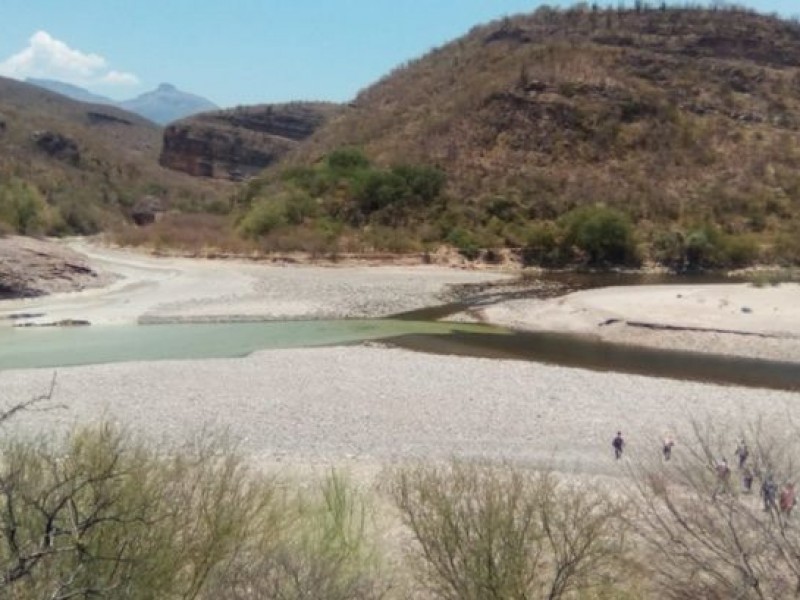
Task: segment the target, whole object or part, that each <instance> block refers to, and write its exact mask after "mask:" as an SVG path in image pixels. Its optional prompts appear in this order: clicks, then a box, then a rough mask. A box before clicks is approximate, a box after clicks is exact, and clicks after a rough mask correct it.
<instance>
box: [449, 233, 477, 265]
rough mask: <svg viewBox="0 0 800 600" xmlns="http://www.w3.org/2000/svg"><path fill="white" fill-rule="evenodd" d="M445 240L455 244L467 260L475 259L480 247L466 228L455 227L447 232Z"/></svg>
mask: <svg viewBox="0 0 800 600" xmlns="http://www.w3.org/2000/svg"><path fill="white" fill-rule="evenodd" d="M446 241H447V242H448V243H450V244H453V246H455V247H456V248H457V249H458V251H459V253H461V255H462V256H463V257H464V258H466V259H467V260H475V259H476V258H478V255H479V254H480V247H479V246H478V241H477V240H476V239H475V236H474V235H473V234H471V233H470V232H469V231H467V230H466V229H462V228H461V227H456V228H455V229H452V230H451V231H450V233H448V234H447V238H446Z"/></svg>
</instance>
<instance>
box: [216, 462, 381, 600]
mask: <svg viewBox="0 0 800 600" xmlns="http://www.w3.org/2000/svg"><path fill="white" fill-rule="evenodd" d="M368 514H369V511H368V505H367V503H366V502H365V500H364V498H363V497H362V496H361V495H360V494H359V493H358V492H357V491H356V490H355V488H354V487H353V486H352V484H350V483H349V481H348V480H347V479H346V478H345V477H344V476H342V475H341V474H338V473H336V472H335V471H332V472H331V473H330V475H329V476H328V477H327V478H326V479H325V480H324V481H323V482H322V484H321V485H320V486H319V487H317V488H315V489H312V491H311V492H310V493H309V492H288V493H286V494H285V495H284V496H283V497H282V498H280V499H279V500H278V502H277V503H276V507H275V511H274V512H273V513H272V514H271V515H270V517H269V520H271V522H272V523H273V524H272V525H270V526H267V527H262V528H261V535H260V536H259V538H258V539H257V540H255V541H254V543H253V544H252V545H251V546H249V547H247V548H245V549H243V551H241V552H239V553H238V555H237V556H236V557H235V559H234V560H233V561H232V563H230V564H229V565H227V567H226V569H225V570H224V571H221V572H219V573H218V574H217V575H216V577H215V579H214V580H213V581H212V583H211V584H210V585H209V589H208V592H207V594H206V597H208V598H215V599H219V600H257V599H261V598H282V599H284V600H292V599H296V600H301V599H303V598H325V599H326V600H350V599H352V600H360V599H372V598H380V597H382V596H383V595H384V593H385V587H386V585H385V583H382V582H380V580H379V577H378V575H379V570H378V568H379V562H378V559H377V555H376V553H375V550H374V547H373V545H372V543H371V541H370V530H369V527H368V525H369V520H368Z"/></svg>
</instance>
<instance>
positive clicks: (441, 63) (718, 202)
mask: <svg viewBox="0 0 800 600" xmlns="http://www.w3.org/2000/svg"><path fill="white" fill-rule="evenodd" d="M345 146H351V147H357V148H359V149H361V151H362V152H363V153H364V155H365V156H366V157H367V158H368V159H369V160H371V161H372V163H373V164H374V165H377V166H380V167H389V166H391V165H396V164H409V163H411V164H416V165H428V166H432V167H437V168H439V169H441V170H442V171H443V172H444V174H445V175H446V180H447V183H446V187H445V190H444V194H443V196H442V198H443V199H442V200H441V201H440V202H438V203H436V204H435V207H434V205H433V204H431V203H427V204H424V205H423V206H422V207H421V208H418V209H416V212H411V213H408V212H407V213H403V214H400V216H399V217H397V215H398V214H399V213H397V211H396V210H395V208H396V206H395V208H391V210H392V211H394V212H393V214H395V217H391V218H390V217H389V216H388V213H387V212H386V211H387V210H389V208H387V207H386V206H382V207H381V208H380V210H378V211H377V212H376V213H375V214H374V215H373V213H369V212H368V213H366V214H365V212H364V207H366V208H368V209H369V210H373V209H374V206H372V205H369V203H367V202H365V201H363V199H362V203H361V208H360V209H359V210H360V212H358V213H356V212H354V207H355V208H358V206H359V205H358V201H357V198H356V197H355V196H353V195H351V196H350V197H347V198H344V200H342V199H340V200H339V201H337V202H338V203H337V202H334V201H333V200H331V201H330V206H331V207H335V208H331V209H330V211H329V212H331V214H333V212H332V211H334V210H335V211H338V212H336V214H355V215H356V217H355V218H353V219H351V222H352V223H353V224H354V225H358V224H363V223H375V222H376V220H378V219H382V220H383V221H384V222H388V223H405V225H404V226H407V227H409V228H410V231H411V232H410V233H409V235H415V236H418V238H420V239H442V238H446V237H447V236H449V235H451V234H452V233H453V231H454V229H457V228H459V227H461V228H462V229H466V230H468V231H469V232H471V234H472V235H473V236H474V237H475V239H476V240H477V243H478V244H482V245H491V244H494V243H506V244H509V245H520V244H524V243H526V240H528V239H529V236H530V230H531V226H533V225H547V226H549V224H552V223H556V222H557V221H558V219H560V218H561V217H562V215H564V214H566V213H568V212H569V211H571V210H574V209H576V208H577V207H581V206H586V205H593V204H595V203H603V204H605V205H606V206H609V207H613V208H616V209H619V210H621V211H623V212H624V213H626V214H627V215H629V216H630V218H631V219H632V220H633V222H634V223H635V224H636V228H637V234H638V236H639V239H640V240H642V241H643V242H644V243H647V244H650V245H651V246H653V245H656V244H657V243H658V242H659V240H661V239H665V236H668V235H671V234H672V233H673V232H677V235H679V236H683V237H682V238H679V239H683V240H686V239H687V238H686V235H688V233H690V232H691V231H693V230H695V229H697V228H698V227H700V226H705V225H708V228H707V231H706V233H709V232H710V231H712V230H719V231H720V232H721V233H724V234H726V235H732V236H748V237H747V239H748V240H749V241H748V243H752V245H753V246H755V247H757V248H760V249H762V250H763V249H764V248H768V247H772V248H776V247H780V246H781V244H786V245H788V246H791V247H792V248H793V250H792V251H793V252H794V253H795V256H796V258H797V260H800V240H798V237H799V236H798V235H797V231H798V230H800V25H799V24H798V23H797V22H795V21H787V20H781V19H779V18H777V17H774V16H766V15H760V14H756V13H753V12H750V11H747V10H743V9H736V8H728V9H725V8H719V9H701V8H698V9H692V8H671V7H667V6H666V5H663V6H662V7H660V8H649V7H647V5H644V4H638V5H637V8H636V9H629V10H625V9H617V8H598V7H597V6H596V5H594V7H589V6H588V5H585V4H584V5H579V6H578V7H575V8H572V9H568V10H557V9H554V8H549V7H542V8H540V9H539V10H537V11H536V12H534V13H532V14H527V15H519V16H515V17H511V18H507V19H503V20H501V21H497V22H493V23H489V24H487V25H483V26H479V27H475V28H474V29H473V30H472V31H470V32H469V33H468V34H467V35H465V36H464V37H462V38H459V39H457V40H454V41H452V42H450V43H448V44H446V45H444V46H442V47H440V48H437V49H435V50H433V51H431V52H430V53H428V54H427V55H425V56H423V57H421V58H419V59H417V60H414V61H411V62H409V63H408V64H405V65H403V66H400V67H398V68H397V69H395V70H394V71H393V72H392V73H390V74H388V75H387V76H385V77H384V78H383V79H381V80H380V81H378V82H377V83H375V84H374V85H372V86H370V87H368V88H366V89H365V90H363V91H362V92H361V93H360V94H358V96H357V97H356V98H355V100H354V102H353V103H351V105H350V106H349V107H348V108H347V109H346V110H345V111H344V112H343V113H342V114H341V115H340V116H339V117H337V118H336V119H332V120H330V121H329V122H328V123H327V124H326V125H324V126H323V127H322V128H320V129H319V130H318V131H317V132H316V133H315V134H314V135H313V136H312V137H311V138H310V139H309V140H308V141H307V142H306V143H304V144H302V145H300V146H299V147H298V148H297V149H295V150H294V151H293V152H292V153H290V154H289V155H288V156H287V158H286V159H285V160H284V161H283V162H282V164H281V165H280V166H279V167H274V168H273V169H272V170H270V171H268V172H267V174H266V175H265V179H266V180H269V181H272V182H274V184H275V185H280V182H279V180H280V177H277V173H278V172H279V171H280V170H283V169H286V168H287V167H294V168H295V171H296V169H297V168H303V169H311V168H314V165H318V164H319V161H320V160H321V158H323V157H325V156H326V155H330V154H331V153H332V152H334V151H335V150H336V149H338V148H342V147H345ZM395 183H396V184H397V185H399V182H397V181H395ZM309 189H311V188H309ZM309 193H312V195H314V193H315V192H313V191H312V192H309ZM340 195H341V194H340ZM323 200H324V199H323ZM345 201H346V203H345V204H344V205H343V204H342V202H345ZM386 202H389V203H391V195H387V196H386ZM323 204H324V202H323ZM434 208H435V209H434ZM347 211H350V212H349V213H348V212H347ZM359 226H360V225H359ZM706 237H708V236H706ZM681 243H683V242H681ZM687 243H688V242H687ZM751 247H752V246H751ZM780 252H783V250H781V251H780ZM784 255H785V254H784Z"/></svg>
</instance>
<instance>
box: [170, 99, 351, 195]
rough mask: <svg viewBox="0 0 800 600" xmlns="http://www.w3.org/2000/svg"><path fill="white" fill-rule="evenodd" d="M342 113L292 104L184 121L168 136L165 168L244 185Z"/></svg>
mask: <svg viewBox="0 0 800 600" xmlns="http://www.w3.org/2000/svg"><path fill="white" fill-rule="evenodd" d="M340 110H341V107H340V106H339V105H338V104H330V103H321V102H319V103H313V102H293V103H289V104H263V105H258V106H242V107H237V108H233V109H229V110H220V111H212V112H206V113H203V114H200V115H196V116H193V117H188V118H186V119H181V120H180V121H177V122H175V123H172V124H170V125H169V126H168V127H167V128H166V129H165V130H164V142H163V148H162V151H161V158H160V162H161V164H162V165H163V166H165V167H168V168H170V169H175V170H177V171H183V172H185V173H189V174H190V175H196V176H202V177H214V178H218V179H231V180H234V181H239V180H241V179H243V178H245V177H249V176H252V175H256V174H257V173H259V172H260V171H261V170H263V169H264V168H265V167H267V166H269V165H271V164H273V163H275V162H277V161H278V160H280V159H281V158H283V156H284V155H286V153H287V152H289V151H290V150H291V149H293V148H295V147H296V146H297V144H298V143H299V142H301V141H302V140H305V139H306V138H308V137H309V136H310V135H311V134H312V133H314V131H316V130H317V129H318V128H319V127H320V126H322V125H323V124H324V123H325V122H326V121H327V120H328V119H329V118H330V117H331V116H332V115H334V114H336V113H338V112H339V111H340Z"/></svg>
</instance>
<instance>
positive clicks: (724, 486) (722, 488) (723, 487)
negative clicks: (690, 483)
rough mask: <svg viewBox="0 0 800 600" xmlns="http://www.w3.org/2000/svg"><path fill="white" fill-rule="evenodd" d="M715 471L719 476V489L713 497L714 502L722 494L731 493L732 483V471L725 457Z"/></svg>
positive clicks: (716, 489) (715, 467) (717, 488)
mask: <svg viewBox="0 0 800 600" xmlns="http://www.w3.org/2000/svg"><path fill="white" fill-rule="evenodd" d="M714 471H715V472H716V474H717V487H716V488H715V489H714V493H713V494H712V495H711V499H712V500H715V499H716V498H717V495H718V494H720V493H723V494H724V493H727V492H729V491H730V481H731V469H730V467H728V461H727V460H726V459H725V458H724V457H723V458H721V459H720V460H719V462H717V464H716V465H715V466H714Z"/></svg>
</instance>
